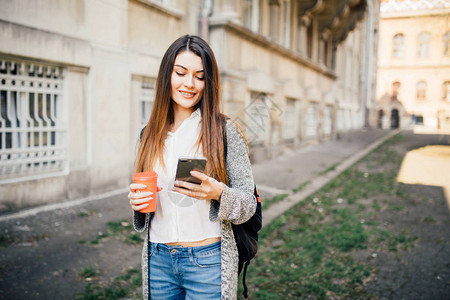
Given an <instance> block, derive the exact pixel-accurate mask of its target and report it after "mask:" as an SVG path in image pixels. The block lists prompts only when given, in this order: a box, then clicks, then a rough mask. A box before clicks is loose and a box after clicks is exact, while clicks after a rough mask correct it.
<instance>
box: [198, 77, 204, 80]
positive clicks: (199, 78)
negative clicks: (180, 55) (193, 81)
mask: <svg viewBox="0 0 450 300" xmlns="http://www.w3.org/2000/svg"><path fill="white" fill-rule="evenodd" d="M197 79H198V80H203V79H205V77H197Z"/></svg>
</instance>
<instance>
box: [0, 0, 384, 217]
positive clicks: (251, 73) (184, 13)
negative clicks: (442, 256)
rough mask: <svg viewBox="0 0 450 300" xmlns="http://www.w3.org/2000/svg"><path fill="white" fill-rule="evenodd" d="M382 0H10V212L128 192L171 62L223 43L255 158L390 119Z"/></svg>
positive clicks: (2, 25)
mask: <svg viewBox="0 0 450 300" xmlns="http://www.w3.org/2000/svg"><path fill="white" fill-rule="evenodd" d="M378 8H379V2H378V1H377V0H375V1H370V0H328V1H327V0H323V1H322V0H302V1H295V0H217V1H212V0H190V1H183V0H106V1H105V0H89V1H87V0H85V1H82V0H80V1H51V0H47V1H45V0H42V1H39V2H35V1H31V2H30V1H25V0H18V1H1V2H0V40H1V41H2V42H1V43H0V92H1V103H0V108H1V115H0V157H1V160H0V206H1V207H0V210H3V211H9V210H15V209H18V208H23V207H31V206H35V205H39V204H44V203H52V202H57V201H68V200H73V199H79V198H83V197H93V196H95V195H99V194H104V193H109V194H114V193H120V192H123V191H124V190H125V189H126V188H127V186H128V184H129V182H130V178H131V175H132V173H133V164H134V157H135V154H136V146H137V142H138V141H137V140H138V133H139V131H140V128H142V126H143V125H144V124H145V123H146V122H147V119H148V116H149V114H150V111H151V107H152V102H153V95H154V87H155V79H156V76H157V72H158V68H159V63H160V60H161V58H162V55H163V54H164V51H165V50H166V49H167V47H168V46H169V45H170V44H171V43H172V42H173V41H174V40H175V39H176V38H178V37H179V36H181V35H183V34H187V33H190V34H197V35H201V36H203V37H204V38H205V39H206V40H208V41H209V43H210V45H211V47H212V48H213V50H214V52H215V54H216V58H217V60H218V63H219V68H220V71H221V81H222V92H223V93H222V96H223V100H224V110H225V113H226V114H228V115H229V116H230V117H231V118H233V119H235V120H237V121H238V122H239V123H240V124H241V125H242V126H243V127H244V129H245V131H246V134H247V137H248V140H249V142H250V146H251V153H252V159H253V160H256V161H258V160H262V159H267V158H271V157H273V156H275V155H278V154H280V153H282V152H283V151H285V150H286V149H289V148H295V147H298V146H301V145H303V144H305V143H309V142H311V141H321V140H324V139H328V138H333V137H335V136H336V135H337V134H338V133H339V132H344V131H347V130H351V129H357V128H361V127H363V126H368V125H375V124H376V105H375V103H376V102H375V94H374V91H375V80H376V77H375V76H374V75H373V74H375V70H376V64H377V61H376V48H377V40H378V37H377V26H378Z"/></svg>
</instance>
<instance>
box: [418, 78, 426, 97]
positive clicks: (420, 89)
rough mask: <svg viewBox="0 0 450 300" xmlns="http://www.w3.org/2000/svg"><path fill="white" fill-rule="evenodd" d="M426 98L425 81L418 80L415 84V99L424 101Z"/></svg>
mask: <svg viewBox="0 0 450 300" xmlns="http://www.w3.org/2000/svg"><path fill="white" fill-rule="evenodd" d="M426 98H427V83H426V82H425V81H419V82H418V83H417V84H416V99H417V100H420V101H425V100H426Z"/></svg>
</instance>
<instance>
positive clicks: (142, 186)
mask: <svg viewBox="0 0 450 300" xmlns="http://www.w3.org/2000/svg"><path fill="white" fill-rule="evenodd" d="M146 187H147V186H146V185H145V184H141V183H132V184H130V190H142V189H145V188H146Z"/></svg>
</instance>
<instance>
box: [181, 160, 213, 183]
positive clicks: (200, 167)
mask: <svg viewBox="0 0 450 300" xmlns="http://www.w3.org/2000/svg"><path fill="white" fill-rule="evenodd" d="M205 168H206V158H205V157H180V158H178V165H177V173H176V176H175V178H176V180H183V181H187V182H190V183H195V184H200V183H201V180H200V179H198V178H196V177H193V176H191V173H190V172H191V171H193V170H194V171H199V172H202V173H204V172H205Z"/></svg>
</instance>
